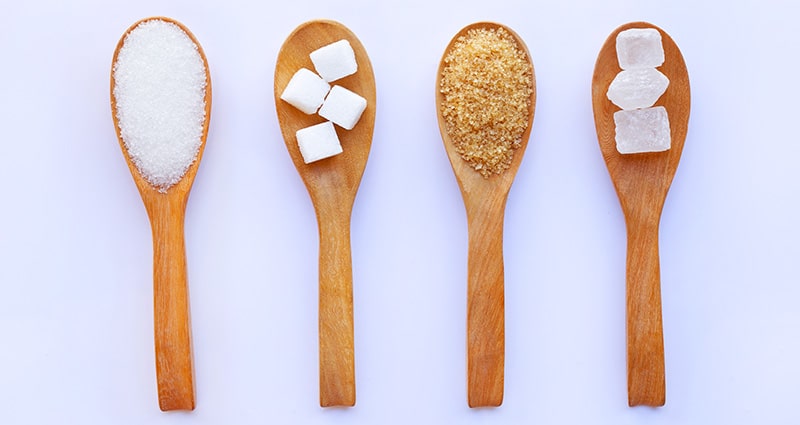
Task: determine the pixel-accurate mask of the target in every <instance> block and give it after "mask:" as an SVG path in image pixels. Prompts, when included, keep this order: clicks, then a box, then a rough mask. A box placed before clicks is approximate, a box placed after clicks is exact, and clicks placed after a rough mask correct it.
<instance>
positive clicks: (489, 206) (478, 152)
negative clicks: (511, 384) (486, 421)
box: [436, 22, 536, 407]
mask: <svg viewBox="0 0 800 425" xmlns="http://www.w3.org/2000/svg"><path fill="white" fill-rule="evenodd" d="M535 107H536V80H535V77H534V71H533V63H532V61H531V57H530V53H529V52H528V49H527V47H526V46H525V43H524V42H523V41H522V39H521V38H520V37H519V36H518V35H517V34H516V33H515V32H514V31H512V30H511V29H510V28H508V27H505V26H503V25H500V24H496V23H491V22H478V23H474V24H471V25H468V26H466V27H464V28H463V29H462V30H461V31H459V32H458V33H457V34H456V35H455V36H454V37H453V38H452V40H451V41H450V43H449V44H448V46H447V47H446V49H445V51H444V54H443V55H442V60H441V61H440V62H439V69H438V72H437V76H436V113H437V117H438V121H439V131H440V133H441V136H442V140H443V142H444V147H445V151H446V152H447V156H448V158H449V159H450V164H451V166H452V168H453V172H454V173H455V177H456V180H457V181H458V186H459V188H460V189H461V195H462V197H463V199H464V206H465V208H466V212H467V231H468V233H469V242H468V244H469V249H468V258H467V274H468V277H467V403H468V404H469V406H470V407H492V406H500V405H501V404H502V403H503V391H504V388H503V386H504V381H505V379H504V367H505V305H504V299H505V290H504V274H503V218H504V214H505V205H506V200H507V199H508V193H509V191H510V189H511V183H512V182H513V181H514V176H515V175H516V173H517V170H518V169H519V166H520V163H521V162H522V155H523V154H524V152H525V148H526V146H527V144H528V138H529V137H530V134H531V126H532V124H533V112H534V109H535Z"/></svg>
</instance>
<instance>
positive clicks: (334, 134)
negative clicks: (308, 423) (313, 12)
mask: <svg viewBox="0 0 800 425" xmlns="http://www.w3.org/2000/svg"><path fill="white" fill-rule="evenodd" d="M342 40H346V41H347V42H349V45H350V46H352V52H353V54H354V57H355V62H356V64H357V71H356V72H355V73H352V74H351V73H350V71H348V72H344V74H348V75H346V76H343V75H342V73H339V72H337V70H338V69H339V68H341V67H340V66H339V65H341V62H342V61H338V60H336V58H333V59H331V58H325V57H323V58H319V57H318V56H319V49H321V48H323V47H327V46H332V47H330V48H326V49H325V50H324V51H323V53H325V51H328V50H329V49H333V50H334V52H333V55H334V56H336V51H338V49H337V47H342V44H340V43H339V42H341V41H342ZM335 43H336V44H335ZM344 47H345V48H347V49H349V47H347V46H344ZM348 51H349V50H348ZM312 52H317V53H315V55H314V59H315V60H314V62H316V64H315V63H313V62H312V57H311V56H309V55H310V54H311V53H312ZM323 56H325V55H323ZM345 62H346V61H345ZM315 65H316V66H315ZM325 65H327V66H325ZM322 68H324V70H323V69H322ZM344 68H347V67H344ZM301 69H306V70H308V72H301V75H300V78H302V79H303V80H304V81H301V82H302V83H304V84H303V85H302V86H301V87H297V88H296V91H295V94H294V95H291V94H289V93H286V92H287V86H288V85H289V84H290V81H291V80H292V79H293V76H295V74H297V73H298V72H299V70H301ZM311 70H315V71H317V72H318V73H319V74H321V75H322V77H320V76H315V75H314V72H312V71H311ZM320 79H324V80H325V81H326V82H328V80H330V82H331V83H332V84H335V85H338V86H340V87H342V88H344V89H347V90H349V91H351V92H352V93H355V94H357V95H358V96H361V97H362V98H363V99H365V100H366V105H365V108H364V109H363V111H360V110H359V108H358V107H337V108H334V109H335V111H334V113H333V114H331V115H332V116H333V118H329V119H330V120H331V121H334V122H336V121H337V119H336V117H337V116H339V115H340V114H339V113H337V112H342V111H344V112H350V111H351V110H352V109H354V108H355V109H356V111H357V112H358V114H355V115H358V120H357V121H356V122H353V121H355V120H354V119H347V120H345V121H347V123H346V124H345V123H340V124H336V125H334V124H332V123H331V121H326V118H325V117H322V116H320V114H319V113H315V111H316V110H317V108H319V106H320V104H321V103H322V98H323V97H324V96H325V94H326V92H327V91H328V90H327V88H326V87H325V85H324V83H323V82H320V81H321V80H320ZM334 80H335V81H334ZM320 88H321V89H320ZM274 90H275V108H276V110H277V114H278V121H279V123H280V126H281V132H282V133H283V139H284V142H285V143H286V148H287V149H288V150H289V155H290V156H291V158H292V161H293V162H294V165H295V167H296V168H297V171H298V173H300V177H301V178H302V179H303V182H304V183H305V186H306V188H307V189H308V193H309V195H310V196H311V201H312V203H313V204H314V209H315V211H316V215H317V225H318V227H319V373H320V378H319V379H320V380H319V385H320V405H321V406H322V407H328V406H353V405H355V401H356V391H355V357H354V341H353V339H354V336H353V272H352V259H351V252H350V217H351V213H352V209H353V204H354V202H355V198H356V192H357V191H358V186H359V184H360V182H361V177H362V175H363V173H364V168H365V166H366V164H367V158H368V156H369V151H370V147H371V146H372V133H373V128H374V126H375V78H374V76H373V73H372V65H371V64H370V60H369V57H368V56H367V52H366V50H365V49H364V46H363V45H362V44H361V42H360V41H359V40H358V38H356V36H355V34H353V32H352V31H350V30H349V29H348V28H347V27H345V26H344V25H342V24H340V23H338V22H334V21H328V20H315V21H310V22H306V23H304V24H301V25H300V26H299V27H297V28H296V29H295V30H294V31H293V32H292V33H291V34H290V35H289V37H288V38H287V39H286V41H285V42H284V44H283V46H282V47H281V50H280V52H279V53H278V59H277V63H276V66H275V82H274ZM287 98H288V99H290V100H292V99H293V103H294V105H293V104H290V103H289V102H288V101H286V100H285V99H287ZM330 98H331V94H328V100H330ZM345 98H346V99H345V101H344V103H345V104H347V101H348V100H349V99H350V98H351V97H350V95H348V94H346V95H345ZM309 99H311V100H309ZM313 99H318V100H313ZM298 105H299V106H302V107H303V109H304V110H301V109H298ZM323 108H325V106H323ZM323 112H324V111H322V112H320V113H323ZM359 114H360V115H359ZM344 115H348V116H351V115H353V114H350V113H346V114H344ZM342 124H343V125H345V126H346V127H351V124H352V129H347V128H345V127H342ZM337 139H338V140H337ZM339 143H340V144H341V146H338V144H339ZM300 144H302V146H301V145H300Z"/></svg>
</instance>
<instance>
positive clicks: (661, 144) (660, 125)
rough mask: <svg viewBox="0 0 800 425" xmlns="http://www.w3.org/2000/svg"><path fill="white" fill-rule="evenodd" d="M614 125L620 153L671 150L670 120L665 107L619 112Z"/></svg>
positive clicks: (616, 113)
mask: <svg viewBox="0 0 800 425" xmlns="http://www.w3.org/2000/svg"><path fill="white" fill-rule="evenodd" d="M614 124H615V125H616V141H617V150H618V151H619V153H622V154H629V153H642V152H662V151H665V150H667V149H669V148H670V140H671V137H670V130H669V118H668V117H667V110H666V109H665V108H664V107H663V106H656V107H654V108H644V109H633V110H630V111H617V112H615V113H614Z"/></svg>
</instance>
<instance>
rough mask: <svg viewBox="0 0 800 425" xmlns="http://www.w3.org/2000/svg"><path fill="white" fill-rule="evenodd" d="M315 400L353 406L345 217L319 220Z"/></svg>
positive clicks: (350, 289) (326, 404) (350, 272)
mask: <svg viewBox="0 0 800 425" xmlns="http://www.w3.org/2000/svg"><path fill="white" fill-rule="evenodd" d="M333 215H334V214H332V216H333ZM319 398H320V406H322V407H330V406H354V405H355V404H356V378H355V358H354V343H353V268H352V258H351V254H350V216H349V214H336V215H335V217H324V218H323V217H320V219H319Z"/></svg>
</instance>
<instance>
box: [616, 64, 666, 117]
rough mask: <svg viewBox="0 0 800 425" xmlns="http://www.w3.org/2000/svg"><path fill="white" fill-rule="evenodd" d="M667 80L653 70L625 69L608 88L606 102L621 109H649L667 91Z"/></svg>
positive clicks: (664, 76)
mask: <svg viewBox="0 0 800 425" xmlns="http://www.w3.org/2000/svg"><path fill="white" fill-rule="evenodd" d="M667 86H669V78H667V76H666V75H664V74H662V73H661V72H659V71H658V70H657V69H655V68H641V69H626V70H624V71H622V72H620V73H619V74H617V76H616V77H615V78H614V81H612V82H611V85H610V86H608V92H607V93H606V96H608V100H610V101H612V102H614V104H615V105H617V106H619V107H620V108H622V109H626V110H627V109H639V108H649V107H651V106H653V104H654V103H656V101H657V100H658V98H659V97H661V95H662V94H664V92H665V91H667Z"/></svg>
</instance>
